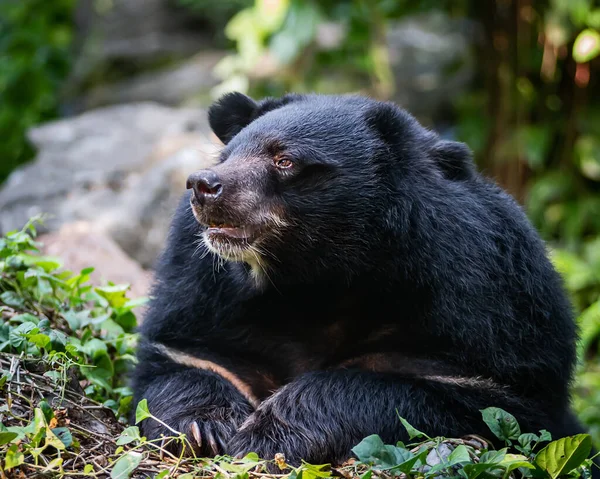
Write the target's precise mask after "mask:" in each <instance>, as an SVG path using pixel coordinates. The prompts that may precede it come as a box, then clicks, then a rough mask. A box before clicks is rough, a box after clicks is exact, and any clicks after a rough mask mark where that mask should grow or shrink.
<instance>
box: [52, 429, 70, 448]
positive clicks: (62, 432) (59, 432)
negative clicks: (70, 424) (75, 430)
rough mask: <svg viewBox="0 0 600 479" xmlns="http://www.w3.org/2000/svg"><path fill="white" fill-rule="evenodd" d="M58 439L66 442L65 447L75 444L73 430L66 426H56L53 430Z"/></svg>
mask: <svg viewBox="0 0 600 479" xmlns="http://www.w3.org/2000/svg"><path fill="white" fill-rule="evenodd" d="M51 431H52V432H53V433H54V434H55V435H56V437H58V439H60V441H61V442H62V443H63V444H64V446H65V447H69V446H70V445H71V444H73V436H72V435H71V431H69V430H68V429H67V428H66V427H55V428H54V429H52V430H51Z"/></svg>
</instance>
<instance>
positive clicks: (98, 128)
mask: <svg viewBox="0 0 600 479" xmlns="http://www.w3.org/2000/svg"><path fill="white" fill-rule="evenodd" d="M29 137H30V139H31V141H32V142H33V143H34V144H35V146H36V147H37V148H38V154H37V157H36V158H35V160H34V161H33V162H31V163H29V164H27V165H24V166H23V167H21V168H19V169H17V170H15V171H14V172H13V173H12V174H11V175H10V176H9V178H8V179H7V181H6V182H5V184H4V185H3V186H2V188H1V189H0V210H1V211H2V215H0V232H2V233H5V232H7V231H9V230H12V229H16V228H20V227H22V226H23V225H24V224H25V223H26V222H27V220H28V219H29V218H30V217H31V216H32V215H34V214H40V213H48V214H50V215H52V216H53V217H52V218H51V219H49V220H48V221H47V222H46V227H45V228H44V229H42V232H45V231H55V230H57V229H58V228H59V227H60V226H61V225H63V224H65V223H71V222H74V221H79V220H85V221H88V222H91V223H92V224H94V226H95V227H98V228H100V229H101V231H104V232H107V234H109V235H110V236H111V237H112V238H113V239H115V240H116V241H117V243H119V245H120V246H121V248H123V249H124V250H125V251H126V252H127V253H128V254H129V255H130V256H132V257H133V258H135V259H136V260H137V261H139V262H140V263H141V264H142V266H144V267H150V266H152V264H153V262H154V259H155V258H156V256H157V254H158V251H159V250H160V248H161V247H162V244H163V242H164V238H165V237H166V233H167V229H168V224H169V221H170V217H171V214H172V212H173V209H174V207H175V205H176V203H177V198H178V197H179V196H180V195H181V194H182V193H183V191H184V190H185V178H186V177H187V175H188V174H189V173H191V172H192V171H194V170H196V169H200V168H204V167H206V166H208V165H209V164H210V163H212V161H213V159H214V157H215V153H216V151H217V148H218V146H217V142H216V140H215V139H214V137H213V136H212V133H210V130H209V127H208V123H207V119H206V112H205V111H203V110H199V109H173V108H168V107H164V106H159V105H156V104H152V103H140V104H131V105H123V106H115V107H108V108H103V109H98V110H92V111H90V112H87V113H85V114H83V115H81V116H78V117H75V118H72V119H64V120H59V121H55V122H52V123H48V124H46V125H42V126H40V127H37V128H35V129H33V130H31V131H30V133H29Z"/></svg>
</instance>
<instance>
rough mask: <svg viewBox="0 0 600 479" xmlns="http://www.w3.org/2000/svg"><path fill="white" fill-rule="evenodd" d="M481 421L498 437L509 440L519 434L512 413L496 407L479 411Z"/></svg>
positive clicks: (517, 425) (519, 429)
mask: <svg viewBox="0 0 600 479" xmlns="http://www.w3.org/2000/svg"><path fill="white" fill-rule="evenodd" d="M481 414H482V416H483V421H484V422H485V423H486V424H487V425H488V427H489V428H490V430H491V431H492V432H493V433H494V435H495V436H496V437H497V438H498V439H502V440H503V441H509V440H511V439H517V438H518V437H519V436H520V435H521V428H520V427H519V423H518V422H517V420H516V419H515V417H514V416H513V415H512V414H509V413H507V412H506V411H504V410H503V409H500V408H497V407H488V408H486V409H484V410H482V411H481Z"/></svg>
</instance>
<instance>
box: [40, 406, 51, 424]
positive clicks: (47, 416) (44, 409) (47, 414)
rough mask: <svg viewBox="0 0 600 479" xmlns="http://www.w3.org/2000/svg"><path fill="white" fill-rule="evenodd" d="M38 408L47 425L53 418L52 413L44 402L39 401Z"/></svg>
mask: <svg viewBox="0 0 600 479" xmlns="http://www.w3.org/2000/svg"><path fill="white" fill-rule="evenodd" d="M38 407H39V408H40V409H41V411H42V413H44V419H45V420H46V423H49V422H50V420H51V419H52V418H53V417H54V411H53V410H52V408H51V407H50V404H48V403H47V402H46V401H40V402H39V404H38Z"/></svg>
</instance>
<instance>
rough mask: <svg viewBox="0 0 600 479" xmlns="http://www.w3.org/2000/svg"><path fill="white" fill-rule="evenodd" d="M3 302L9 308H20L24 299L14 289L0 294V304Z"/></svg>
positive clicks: (23, 303) (23, 304)
mask: <svg viewBox="0 0 600 479" xmlns="http://www.w3.org/2000/svg"><path fill="white" fill-rule="evenodd" d="M1 303H4V304H6V305H7V306H10V307H11V308H22V307H23V306H25V301H24V300H23V298H21V296H19V295H18V294H17V293H15V292H14V291H4V293H2V294H0V304H1Z"/></svg>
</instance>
